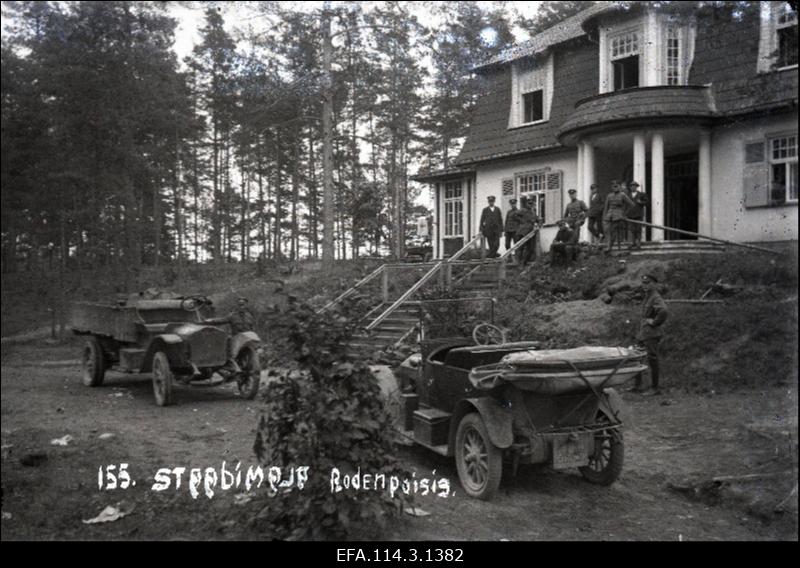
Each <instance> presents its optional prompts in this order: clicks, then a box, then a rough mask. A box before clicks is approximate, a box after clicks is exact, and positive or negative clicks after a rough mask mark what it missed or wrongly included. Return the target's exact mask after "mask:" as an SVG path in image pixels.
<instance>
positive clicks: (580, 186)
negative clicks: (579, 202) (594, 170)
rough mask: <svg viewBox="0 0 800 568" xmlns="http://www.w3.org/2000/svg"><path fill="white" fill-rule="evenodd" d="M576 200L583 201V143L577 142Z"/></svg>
mask: <svg viewBox="0 0 800 568" xmlns="http://www.w3.org/2000/svg"><path fill="white" fill-rule="evenodd" d="M576 174H577V175H576V177H577V180H578V181H577V182H576V183H577V185H578V186H577V187H576V188H575V189H577V190H578V198H579V199H583V185H584V184H583V142H578V165H577V170H576Z"/></svg>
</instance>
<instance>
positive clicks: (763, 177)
mask: <svg viewBox="0 0 800 568" xmlns="http://www.w3.org/2000/svg"><path fill="white" fill-rule="evenodd" d="M768 175H769V171H768V169H767V162H766V155H765V151H764V141H763V140H757V141H751V142H747V143H746V144H745V145H744V172H743V173H742V179H743V180H744V204H745V207H764V206H766V205H768V204H769V199H768V194H767V193H768V192H767V179H768Z"/></svg>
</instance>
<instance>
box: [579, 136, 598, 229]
mask: <svg viewBox="0 0 800 568" xmlns="http://www.w3.org/2000/svg"><path fill="white" fill-rule="evenodd" d="M593 183H594V146H593V145H592V143H591V142H584V143H583V187H582V188H578V192H579V193H578V195H580V198H581V199H582V200H583V202H584V203H587V204H588V201H589V187H590V186H591V185H592V184H593ZM578 240H580V234H578Z"/></svg>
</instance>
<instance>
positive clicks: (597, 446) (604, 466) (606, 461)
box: [580, 429, 625, 485]
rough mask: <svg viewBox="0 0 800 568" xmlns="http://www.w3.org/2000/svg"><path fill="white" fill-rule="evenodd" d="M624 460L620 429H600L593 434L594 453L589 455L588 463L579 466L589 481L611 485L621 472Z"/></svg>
mask: <svg viewBox="0 0 800 568" xmlns="http://www.w3.org/2000/svg"><path fill="white" fill-rule="evenodd" d="M624 460H625V443H624V441H623V439H622V430H621V429H608V430H600V431H599V432H596V433H595V435H594V454H592V455H591V456H589V465H586V466H583V467H582V468H580V472H581V475H583V477H584V479H586V480H587V481H589V482H590V483H594V484H596V485H611V484H612V483H614V482H615V481H616V480H617V479H618V478H619V476H620V474H621V473H622V464H623V462H624Z"/></svg>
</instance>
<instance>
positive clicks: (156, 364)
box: [70, 296, 261, 406]
mask: <svg viewBox="0 0 800 568" xmlns="http://www.w3.org/2000/svg"><path fill="white" fill-rule="evenodd" d="M213 315H214V308H213V305H212V302H211V300H209V299H208V298H206V297H204V296H181V297H176V298H168V299H154V300H149V299H136V300H135V301H131V302H128V301H120V302H117V303H115V304H102V303H90V302H78V303H75V304H73V306H72V312H71V316H70V327H71V328H72V331H73V332H74V333H75V334H76V335H81V336H85V337H86V342H85V344H84V347H83V354H82V360H83V382H84V384H85V385H87V386H90V387H96V386H100V385H102V384H103V380H104V378H105V373H106V371H107V370H109V369H114V370H117V371H122V372H125V373H152V376H153V392H154V395H155V400H156V404H158V405H159V406H168V405H170V404H172V403H173V402H174V395H173V384H174V383H175V382H179V383H183V384H186V385H197V386H209V385H215V384H222V383H224V382H230V381H236V382H237V385H238V389H239V393H240V394H241V395H242V396H243V397H245V398H246V399H253V398H254V397H255V396H256V393H257V392H258V387H259V383H260V380H261V379H260V369H261V367H260V363H259V358H258V350H259V348H260V344H261V340H260V339H259V337H258V335H257V334H256V333H255V332H253V331H244V332H241V333H236V334H231V333H230V332H229V331H228V330H227V329H225V325H224V324H223V325H208V324H207V323H206V320H207V319H210V318H211V317H212V316H213ZM215 373H216V374H217V375H219V376H220V377H221V379H222V380H221V381H219V380H217V381H216V382H215V381H214V380H212V377H213V375H214V374H215Z"/></svg>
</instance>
